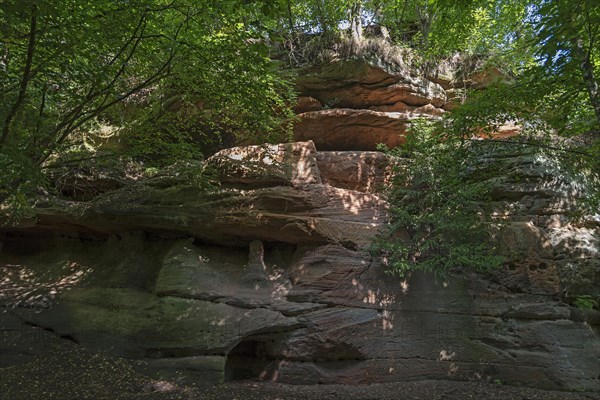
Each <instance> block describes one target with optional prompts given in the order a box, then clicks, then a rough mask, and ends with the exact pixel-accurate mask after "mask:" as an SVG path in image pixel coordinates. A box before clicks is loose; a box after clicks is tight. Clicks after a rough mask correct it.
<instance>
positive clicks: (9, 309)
mask: <svg viewBox="0 0 600 400" xmlns="http://www.w3.org/2000/svg"><path fill="white" fill-rule="evenodd" d="M493 158H494V163H502V165H503V167H502V168H500V169H498V170H500V171H502V173H504V175H501V176H498V177H496V178H495V185H496V190H495V191H494V194H493V201H492V205H493V206H494V207H495V208H496V209H497V212H498V214H499V215H502V216H503V218H505V222H506V223H505V227H504V229H503V230H502V232H501V234H500V244H501V245H502V248H503V250H504V252H505V255H506V256H507V264H506V265H505V267H504V268H503V269H502V270H498V271H495V272H493V273H491V274H488V275H479V274H475V273H468V274H467V273H462V274H461V273H457V274H455V275H453V276H451V277H449V278H447V279H440V278H438V277H435V276H434V275H431V274H425V273H415V274H412V275H410V276H408V277H407V278H406V279H403V280H399V279H397V278H394V277H391V276H389V275H388V274H386V273H385V271H384V268H383V267H382V266H381V265H380V264H379V262H378V260H377V259H376V258H374V257H373V256H372V255H371V253H370V252H369V243H370V240H371V239H372V238H373V237H374V235H375V234H376V233H377V231H378V230H379V229H380V228H381V227H382V226H383V224H384V223H385V221H386V213H387V204H386V202H385V201H384V200H383V199H382V198H381V197H380V196H379V195H378V194H377V193H379V191H380V190H381V186H383V185H385V174H386V173H387V172H386V171H388V168H389V166H390V162H391V161H390V159H389V158H388V157H386V156H384V155H382V154H379V153H376V152H366V153H361V152H344V151H338V152H322V153H320V152H316V151H315V149H314V146H313V144H312V143H310V142H307V143H295V144H293V145H286V146H279V147H278V146H274V147H273V146H266V145H265V146H254V147H248V148H238V149H231V150H228V151H225V152H223V153H221V154H220V155H217V156H216V157H215V158H214V159H213V160H212V161H211V162H218V163H219V165H220V168H223V169H226V170H228V171H231V174H230V175H229V174H228V175H226V176H224V177H223V178H222V179H223V180H224V183H223V187H222V188H221V189H220V190H217V191H215V192H209V193H207V192H205V191H203V190H201V189H199V188H197V187H193V186H191V185H190V184H189V183H187V182H182V181H180V180H179V181H178V180H177V179H175V178H174V179H169V180H166V181H161V182H156V181H150V182H143V181H142V182H138V183H136V184H132V185H128V186H125V187H123V188H121V189H117V190H115V191H112V192H110V193H105V194H102V195H100V196H98V197H96V198H95V199H93V200H90V201H88V202H73V201H70V202H67V201H65V200H61V201H59V200H51V199H47V201H45V202H44V203H42V204H40V205H39V207H38V208H37V210H36V212H37V216H36V218H35V219H31V220H29V221H25V222H24V223H23V224H22V225H21V226H20V227H18V228H15V229H11V230H8V231H5V232H3V237H2V247H1V250H0V257H1V258H0V268H1V274H2V275H1V277H0V305H1V306H2V307H3V311H5V313H2V314H1V319H0V321H2V325H1V327H0V334H1V335H3V336H2V337H12V336H15V335H19V334H20V332H23V331H24V329H25V327H27V326H29V327H30V326H32V325H33V326H38V327H42V328H44V329H46V330H48V331H51V332H53V333H54V334H55V335H56V336H59V337H62V338H64V339H65V340H67V339H68V340H70V341H74V342H76V343H78V344H80V345H82V346H85V347H88V348H91V349H98V350H102V351H106V352H109V353H112V354H116V355H119V356H124V357H130V358H144V359H146V360H148V362H149V363H150V365H151V367H152V370H153V371H155V372H156V373H157V374H159V375H160V376H167V377H174V378H173V379H179V380H182V381H184V382H194V383H197V384H199V385H201V386H205V385H211V384H217V383H219V382H222V381H223V380H238V379H247V378H251V379H265V380H273V381H277V382H289V383H306V384H318V383H347V384H358V383H361V384H362V383H364V384H367V383H376V382H395V381H404V380H417V379H436V380H438V379H461V380H485V381H491V382H493V381H495V380H500V381H502V382H503V383H509V384H516V385H528V386H537V387H544V388H559V389H569V390H600V379H599V376H600V363H598V359H599V358H600V317H599V313H598V311H597V310H593V311H589V312H582V311H581V310H579V309H576V308H574V307H571V306H569V305H568V303H569V302H570V301H572V299H573V298H574V297H576V296H579V295H583V294H589V295H592V296H595V297H597V296H598V294H599V293H598V288H599V287H600V281H599V279H600V278H599V277H600V274H599V266H598V259H599V258H600V257H599V256H600V255H599V253H598V252H599V251H600V250H599V249H600V246H599V245H598V244H599V241H600V233H599V232H598V226H597V224H594V223H592V222H593V221H592V222H589V223H582V224H574V223H573V222H571V220H570V219H569V218H568V215H569V213H570V211H571V209H572V205H573V204H575V202H576V200H577V199H578V198H580V197H581V196H582V195H583V194H582V193H583V192H582V190H583V186H582V185H581V184H580V180H579V179H575V178H574V177H570V176H566V175H564V173H563V172H561V170H560V168H558V169H557V166H556V165H554V164H552V163H547V162H546V161H547V160H544V159H542V158H538V157H537V156H536V155H534V154H523V153H517V152H514V151H512V152H511V151H504V152H498V153H496V154H494V155H493ZM267 159H268V160H267ZM274 161H277V162H274ZM263 164H264V165H263ZM507 171H510V172H511V173H506V172H507ZM24 324H27V325H24ZM11 335H12V336H11ZM2 343H3V342H2ZM0 346H1V345H0ZM43 351H44V350H43V349H36V351H35V353H34V354H32V353H31V352H29V353H28V351H21V352H20V350H18V349H14V348H10V349H8V348H4V347H0V353H1V354H2V357H0V360H1V361H2V364H1V367H8V366H10V365H17V364H19V363H24V362H28V361H31V359H32V358H35V357H37V356H38V353H42V354H43ZM175 372H176V373H175Z"/></svg>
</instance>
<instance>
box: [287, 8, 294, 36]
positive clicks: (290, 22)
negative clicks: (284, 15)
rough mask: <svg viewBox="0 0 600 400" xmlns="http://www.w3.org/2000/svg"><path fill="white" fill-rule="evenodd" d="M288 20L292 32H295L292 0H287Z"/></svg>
mask: <svg viewBox="0 0 600 400" xmlns="http://www.w3.org/2000/svg"><path fill="white" fill-rule="evenodd" d="M287 11H288V22H289V24H290V32H291V33H294V14H292V2H291V0H287Z"/></svg>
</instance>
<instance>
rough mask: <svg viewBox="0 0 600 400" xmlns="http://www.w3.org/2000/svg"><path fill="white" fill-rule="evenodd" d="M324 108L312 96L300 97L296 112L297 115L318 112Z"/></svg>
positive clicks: (295, 107)
mask: <svg viewBox="0 0 600 400" xmlns="http://www.w3.org/2000/svg"><path fill="white" fill-rule="evenodd" d="M321 108H323V104H322V103H321V102H320V101H319V100H317V99H315V98H314V97H310V96H300V97H298V104H296V106H294V112H295V113H296V114H301V113H304V112H308V111H318V110H320V109H321Z"/></svg>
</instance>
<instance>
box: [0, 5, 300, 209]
mask: <svg viewBox="0 0 600 400" xmlns="http://www.w3.org/2000/svg"><path fill="white" fill-rule="evenodd" d="M262 5H264V3H263V2H260V1H242V0H239V1H238V0H229V1H225V2H223V1H219V2H217V1H213V0H202V1H192V0H172V1H165V0H129V1H112V0H94V1H91V0H52V1H50V0H42V1H39V0H8V1H4V2H2V4H1V5H0V22H1V28H0V97H1V98H2V99H3V102H2V103H1V104H0V168H1V169H2V170H3V171H5V172H6V173H5V174H3V176H2V177H1V178H0V200H2V199H6V198H8V197H14V195H15V194H16V193H20V195H19V197H20V198H21V199H24V198H26V197H27V196H28V195H29V194H30V193H31V191H32V190H33V189H34V188H35V187H37V184H39V183H40V182H41V181H42V180H43V179H42V177H41V175H40V171H41V170H42V169H43V168H44V166H45V165H47V163H48V162H49V161H50V160H52V159H53V158H54V157H56V155H57V154H59V153H60V152H64V151H66V150H70V149H73V148H76V147H77V146H76V145H77V143H76V137H77V135H78V134H79V133H81V132H84V131H86V130H89V129H90V128H91V127H92V126H93V125H94V124H97V123H103V122H106V121H110V120H111V119H114V118H115V115H114V113H115V112H117V109H118V107H121V110H124V109H125V108H123V107H122V106H123V105H124V104H127V103H128V104H134V103H137V104H139V105H144V107H138V110H139V109H144V110H152V113H154V114H152V115H154V116H156V115H157V113H158V114H161V113H162V114H164V112H165V107H164V106H165V104H166V102H167V101H168V100H169V99H170V98H172V97H173V96H174V95H177V96H179V100H180V101H183V102H188V103H189V102H195V103H198V102H199V101H200V99H201V100H202V101H204V102H205V103H206V104H208V106H206V107H197V108H198V109H199V112H200V113H201V114H202V118H203V120H204V122H206V123H207V124H210V123H212V124H213V125H214V124H218V123H220V121H221V120H223V119H226V121H224V122H223V124H226V125H229V126H232V127H233V128H239V129H238V130H239V131H240V132H243V129H244V128H246V131H247V132H249V131H251V130H252V131H254V132H263V133H265V132H266V133H265V136H266V135H267V134H268V132H269V131H270V130H274V129H279V128H280V127H281V124H282V120H284V119H285V118H287V117H289V113H286V112H285V110H287V109H289V103H290V101H289V99H290V98H291V97H292V95H293V93H292V91H291V89H290V87H289V85H288V84H287V83H286V80H285V79H282V78H281V77H280V76H279V73H278V71H277V68H275V67H274V65H273V63H272V62H271V61H270V60H269V58H268V49H267V48H266V46H265V45H264V43H262V42H261V41H260V40H259V39H260V38H261V35H262V31H261V30H260V29H258V28H257V27H256V26H255V25H252V24H251V21H250V22H249V19H250V20H251V19H252V18H254V17H256V16H257V15H262V18H263V19H267V18H268V17H266V16H264V14H261V6H262ZM267 11H268V10H267ZM214 110H218V111H219V113H217V112H215V111H214ZM277 114H279V115H280V116H281V118H279V117H277ZM121 118H122V117H121ZM26 193H27V194H26Z"/></svg>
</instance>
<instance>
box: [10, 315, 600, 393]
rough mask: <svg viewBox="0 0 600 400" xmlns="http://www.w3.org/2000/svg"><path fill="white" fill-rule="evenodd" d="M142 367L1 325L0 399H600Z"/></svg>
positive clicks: (479, 385) (464, 385)
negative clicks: (199, 375)
mask: <svg viewBox="0 0 600 400" xmlns="http://www.w3.org/2000/svg"><path fill="white" fill-rule="evenodd" d="M0 321H2V318H0ZM4 326H5V327H6V326H8V325H7V324H4ZM0 328H1V327H0ZM143 364H144V363H143V362H141V361H135V360H128V359H123V358H115V357H111V356H107V355H104V354H99V353H93V352H90V351H87V350H85V349H83V348H82V347H80V346H79V345H77V344H76V343H74V342H72V341H69V340H65V339H59V338H58V337H57V336H56V335H54V334H53V333H51V332H48V331H44V330H40V328H32V327H30V328H29V329H25V330H23V329H18V330H10V329H0V400H25V399H26V400H37V399H44V400H50V399H61V400H62V399H67V400H70V399H73V400H75V399H77V400H80V399H94V400H96V399H106V400H109V399H110V400H118V399H124V400H125V399H131V400H142V399H143V400H146V399H148V400H150V399H151V400H154V399H156V400H171V399H190V400H193V399H197V400H220V399H223V400H297V399H298V400H300V399H301V400H333V399H344V400H359V399H360V400H388V399H389V400H392V399H394V400H417V399H420V400H426V399H427V400H468V399H477V400H485V399H501V400H513V399H514V400H534V399H539V400H542V399H543V400H600V393H590V392H578V393H573V392H559V391H547V390H540V389H531V388H522V387H514V386H507V385H497V384H490V383H483V382H456V381H415V382H398V383H390V384H374V385H365V386H350V385H312V386H302V385H285V384H279V383H273V382H254V381H240V382H231V383H227V384H224V385H221V386H217V387H213V388H209V389H200V388H195V387H190V386H185V385H180V384H177V383H174V382H172V381H167V380H159V379H154V378H152V377H150V376H148V375H147V374H146V373H144V372H143V370H144V365H143Z"/></svg>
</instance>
